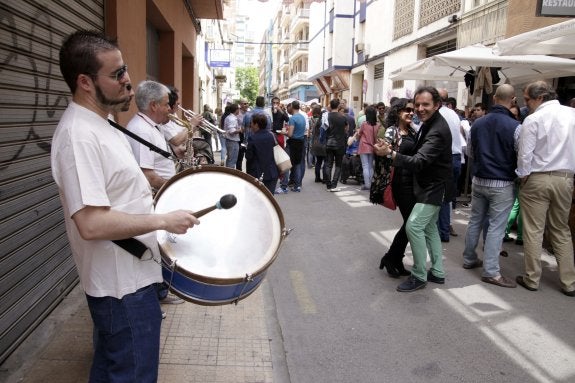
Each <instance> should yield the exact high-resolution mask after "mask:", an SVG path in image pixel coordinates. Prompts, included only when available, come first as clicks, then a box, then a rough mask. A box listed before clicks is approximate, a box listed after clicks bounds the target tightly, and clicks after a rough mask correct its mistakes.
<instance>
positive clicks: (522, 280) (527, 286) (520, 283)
mask: <svg viewBox="0 0 575 383" xmlns="http://www.w3.org/2000/svg"><path fill="white" fill-rule="evenodd" d="M515 282H517V283H518V284H519V285H521V286H523V287H525V288H526V289H527V290H529V291H537V288H535V287H531V286H529V285H527V283H525V280H524V279H523V276H522V275H519V276H518V277H517V278H515Z"/></svg>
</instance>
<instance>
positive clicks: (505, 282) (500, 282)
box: [481, 275, 517, 288]
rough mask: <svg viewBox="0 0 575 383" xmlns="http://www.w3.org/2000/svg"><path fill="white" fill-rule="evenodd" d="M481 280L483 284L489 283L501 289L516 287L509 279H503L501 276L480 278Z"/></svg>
mask: <svg viewBox="0 0 575 383" xmlns="http://www.w3.org/2000/svg"><path fill="white" fill-rule="evenodd" d="M481 280H482V281H483V282H485V283H491V284H492V285H497V286H501V287H510V288H514V287H517V284H516V283H515V282H513V281H512V280H510V279H507V278H505V277H504V276H503V275H500V276H498V277H481Z"/></svg>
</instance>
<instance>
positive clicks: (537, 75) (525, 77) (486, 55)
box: [390, 44, 575, 84]
mask: <svg viewBox="0 0 575 383" xmlns="http://www.w3.org/2000/svg"><path fill="white" fill-rule="evenodd" d="M477 67H491V68H494V67H495V68H500V69H499V73H501V75H502V77H505V78H507V79H509V82H511V83H515V84H518V83H523V82H527V81H532V80H537V79H545V78H555V77H563V76H575V60H570V59H566V58H561V57H552V56H545V55H522V56H497V55H495V54H494V53H493V50H492V49H491V48H488V47H485V46H483V45H481V44H476V45H471V46H468V47H465V48H461V49H457V50H455V51H451V52H447V53H441V54H438V55H435V56H433V57H429V58H426V59H423V60H419V61H417V62H415V63H413V64H411V65H408V66H406V67H403V68H400V69H398V70H396V71H394V72H392V74H391V75H390V79H391V80H436V81H464V76H465V74H466V73H467V72H468V71H471V70H475V69H476V68H477Z"/></svg>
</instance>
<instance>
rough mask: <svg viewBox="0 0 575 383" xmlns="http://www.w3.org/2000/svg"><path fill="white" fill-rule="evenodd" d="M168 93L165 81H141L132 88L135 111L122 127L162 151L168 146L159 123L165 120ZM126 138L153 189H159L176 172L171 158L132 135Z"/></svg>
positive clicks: (167, 107) (168, 112)
mask: <svg viewBox="0 0 575 383" xmlns="http://www.w3.org/2000/svg"><path fill="white" fill-rule="evenodd" d="M169 93H170V90H169V89H168V88H167V87H166V86H165V85H162V84H160V83H158V82H155V81H142V82H141V83H140V84H139V85H138V87H137V88H136V97H135V99H136V106H137V107H138V113H136V114H135V115H134V117H132V119H131V120H130V122H129V123H128V125H127V127H126V128H127V129H128V130H129V131H131V132H132V133H134V134H136V135H138V136H140V137H141V138H143V139H144V140H146V141H148V142H151V143H152V144H154V145H156V146H157V147H159V148H161V149H164V150H166V151H169V150H170V149H169V148H168V144H167V142H166V140H165V139H164V136H163V134H162V132H161V131H160V125H162V124H166V123H167V122H169V114H170V105H169ZM128 141H129V142H130V146H131V147H132V152H133V153H134V157H135V158H136V162H138V164H139V165H140V169H142V172H143V173H144V175H145V176H146V179H147V180H148V182H149V183H150V185H151V186H152V188H153V189H156V190H157V189H159V188H160V187H162V185H163V184H164V183H166V181H167V180H169V179H170V178H171V177H173V176H174V175H175V174H176V168H175V164H174V162H173V161H172V160H170V159H169V158H166V157H163V156H162V155H161V154H159V153H156V152H153V151H151V150H150V149H148V148H147V147H146V146H144V145H142V144H140V143H139V142H137V141H135V140H134V139H132V138H128Z"/></svg>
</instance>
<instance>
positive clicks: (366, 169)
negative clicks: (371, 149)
mask: <svg viewBox="0 0 575 383" xmlns="http://www.w3.org/2000/svg"><path fill="white" fill-rule="evenodd" d="M359 158H361V170H362V171H363V185H364V186H365V187H366V188H368V189H369V188H370V187H371V178H372V177H373V153H362V154H360V155H359Z"/></svg>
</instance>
